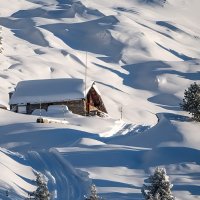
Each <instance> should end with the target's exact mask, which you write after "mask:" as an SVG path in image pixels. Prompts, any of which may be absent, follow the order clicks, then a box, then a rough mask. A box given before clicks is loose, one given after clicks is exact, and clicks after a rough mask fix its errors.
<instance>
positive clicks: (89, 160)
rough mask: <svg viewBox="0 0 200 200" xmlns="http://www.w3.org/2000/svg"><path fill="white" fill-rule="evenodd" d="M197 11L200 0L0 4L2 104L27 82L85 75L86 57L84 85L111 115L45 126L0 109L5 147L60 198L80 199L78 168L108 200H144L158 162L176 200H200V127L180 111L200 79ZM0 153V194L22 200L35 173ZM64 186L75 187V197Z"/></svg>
mask: <svg viewBox="0 0 200 200" xmlns="http://www.w3.org/2000/svg"><path fill="white" fill-rule="evenodd" d="M199 7H200V2H199V0H176V1H174V0H124V1H118V0H110V1H107V0H101V1H98V0H81V1H76V0H48V1H46V0H40V1H35V0H10V1H3V2H1V6H0V26H2V36H3V48H4V50H3V53H2V54H0V63H1V64H0V104H3V105H6V106H8V101H9V99H8V93H9V92H10V91H13V89H14V87H15V86H16V84H17V83H18V82H19V81H21V80H30V79H31V80H32V79H51V78H70V77H72V78H80V79H84V78H85V64H86V52H87V66H88V67H87V83H88V84H89V83H90V81H96V84H97V85H98V88H99V90H100V92H101V94H102V98H103V101H104V103H105V106H106V108H107V110H108V113H109V115H110V118H104V119H100V118H96V117H94V118H92V117H90V118H87V117H81V116H76V115H73V114H70V113H68V114H67V115H66V116H62V115H60V116H58V117H59V119H58V120H62V121H65V122H66V123H65V124H54V123H52V124H45V125H44V124H36V123H35V121H36V118H37V117H36V116H26V115H20V114H15V113H11V112H9V111H4V110H0V147H3V148H6V149H9V150H12V151H16V152H20V153H21V154H23V155H24V156H25V157H26V159H27V162H29V164H28V166H29V165H30V163H32V167H33V168H34V169H35V170H38V171H41V172H43V173H44V174H45V175H46V176H47V178H48V179H49V187H50V190H51V191H52V192H53V193H54V194H55V198H57V199H59V200H62V199H70V198H71V199H73V198H74V199H76V200H77V199H82V195H83V193H84V192H86V188H87V186H88V184H89V182H88V180H87V175H85V174H84V173H83V172H82V171H86V172H88V173H89V177H90V178H92V179H94V182H95V184H96V185H97V188H98V189H99V191H100V192H102V195H103V196H104V197H105V198H106V199H119V198H120V199H124V200H126V199H141V194H140V188H141V186H142V183H143V180H144V179H145V178H146V176H147V174H148V173H149V172H150V171H152V170H153V168H154V167H156V166H157V165H163V166H165V167H166V168H167V172H168V173H169V175H170V178H171V179H172V182H173V184H174V193H175V195H176V196H177V199H178V200H179V199H181V200H182V199H191V200H193V199H200V193H199V191H200V181H199V174H200V168H199V162H200V160H199V150H200V148H199V142H200V135H198V134H199V132H200V131H199V130H200V124H199V123H196V122H192V121H191V120H189V118H188V114H187V113H185V112H182V111H180V109H179V103H180V102H181V100H182V98H183V93H184V90H185V88H187V87H188V86H189V85H190V84H191V83H192V82H194V81H197V82H199V81H200V51H199V46H200V28H199V27H200V23H199V18H200V13H199ZM121 111H122V113H121ZM121 117H122V119H123V120H119V118H121ZM55 148H57V150H58V152H57V151H56V150H55ZM1 152H3V153H2V156H1V158H0V159H2V160H1V163H6V164H5V166H4V165H0V167H1V169H2V171H4V172H5V173H4V172H3V173H0V181H1V182H0V188H2V189H1V191H5V190H6V189H7V188H14V191H15V193H16V196H15V197H12V198H11V199H13V198H16V199H20V198H24V196H25V192H24V191H26V190H28V191H32V190H33V189H34V188H35V187H34V186H33V185H32V184H30V183H29V181H27V179H32V178H33V174H31V173H32V172H30V171H31V170H32V169H31V168H26V169H24V165H26V164H24V163H23V164H22V165H20V160H18V159H17V160H16V159H13V160H12V161H9V162H12V163H14V164H8V163H7V161H8V160H9V159H12V158H13V157H12V154H11V152H8V151H7V150H5V149H4V150H2V151H1ZM31 152H32V153H31ZM59 152H60V153H59ZM53 156H54V157H53ZM45 157H47V158H45ZM51 157H53V158H55V159H51ZM110 158H112V159H110ZM45 159H46V160H45ZM40 162H41V165H40V164H39V163H40ZM53 162H55V163H56V165H54V164H53ZM68 162H71V163H72V165H74V166H75V168H79V169H81V172H77V171H76V169H74V170H75V171H74V172H73V167H72V166H71V165H70V164H69V163H68ZM16 165H17V166H18V167H19V170H23V169H24V174H23V175H24V176H23V177H25V178H27V179H25V180H24V179H23V178H22V177H21V176H22V174H21V172H18V171H16V170H15V166H16ZM8 168H9V169H11V171H9V170H8ZM69 168H70V169H71V170H70V169H69ZM67 171H70V173H66V176H63V179H62V180H60V179H59V176H61V174H64V173H65V172H67ZM48 172H49V173H48ZM5 174H8V177H9V178H7V179H5V177H4V176H5ZM70 174H71V175H70ZM74 176H75V177H76V178H74ZM82 176H83V177H82ZM84 177H85V178H84ZM13 180H15V181H13ZM53 180H57V182H54V181H53ZM79 180H82V184H81V185H78V182H79ZM24 181H25V182H24ZM26 182H27V183H26ZM67 182H68V183H67ZM14 184H15V185H14ZM62 184H66V187H68V188H69V185H70V184H71V185H72V187H71V190H68V192H69V194H66V193H63V194H61V191H62V190H63V186H62ZM76 185H77V191H78V192H77V195H74V188H75V187H76ZM82 187H83V188H82ZM23 190H24V191H23ZM70 191H71V193H70ZM57 193H59V194H58V195H57V197H56V194H57ZM13 194H14V193H13ZM0 195H1V194H0ZM20 195H22V197H20ZM59 195H61V196H59ZM67 195H68V196H67ZM0 198H2V199H7V197H5V196H0Z"/></svg>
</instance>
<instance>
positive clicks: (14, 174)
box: [0, 148, 36, 199]
mask: <svg viewBox="0 0 200 200" xmlns="http://www.w3.org/2000/svg"><path fill="white" fill-rule="evenodd" d="M34 180H35V174H34V173H33V169H32V167H30V165H29V163H28V162H27V161H26V160H25V159H24V158H23V156H22V155H20V154H14V153H12V152H10V151H8V150H5V149H3V148H0V199H21V198H20V196H28V195H27V192H28V191H34V190H35V189H36V187H35V186H34ZM6 191H8V197H7V198H6Z"/></svg>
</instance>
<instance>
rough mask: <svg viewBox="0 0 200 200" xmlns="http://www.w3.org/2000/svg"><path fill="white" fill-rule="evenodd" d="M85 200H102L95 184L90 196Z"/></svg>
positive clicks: (92, 186)
mask: <svg viewBox="0 0 200 200" xmlns="http://www.w3.org/2000/svg"><path fill="white" fill-rule="evenodd" d="M85 200H102V198H101V197H99V196H98V194H97V189H96V186H95V185H94V184H92V185H91V188H90V196H89V197H86V198H85Z"/></svg>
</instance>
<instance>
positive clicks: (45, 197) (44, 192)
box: [32, 174, 50, 200]
mask: <svg viewBox="0 0 200 200" xmlns="http://www.w3.org/2000/svg"><path fill="white" fill-rule="evenodd" d="M36 176H37V178H36V183H37V189H36V191H34V192H33V194H32V196H33V197H34V200H50V193H49V190H48V187H47V184H46V181H45V179H44V177H43V176H42V175H41V174H36Z"/></svg>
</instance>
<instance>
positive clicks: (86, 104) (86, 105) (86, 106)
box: [85, 51, 88, 116]
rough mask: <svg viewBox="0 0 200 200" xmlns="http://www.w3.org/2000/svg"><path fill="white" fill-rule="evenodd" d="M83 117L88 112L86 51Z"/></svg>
mask: <svg viewBox="0 0 200 200" xmlns="http://www.w3.org/2000/svg"><path fill="white" fill-rule="evenodd" d="M85 53H86V54H85V116H86V115H87V112H88V110H87V109H88V102H87V94H86V92H87V91H86V90H87V65H88V64H87V51H86V52H85Z"/></svg>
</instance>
